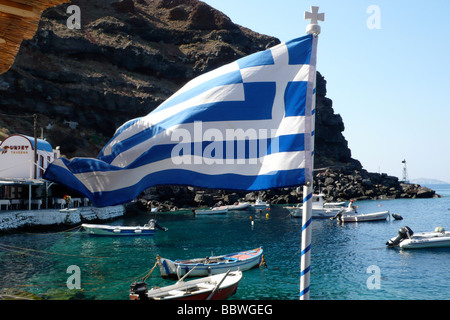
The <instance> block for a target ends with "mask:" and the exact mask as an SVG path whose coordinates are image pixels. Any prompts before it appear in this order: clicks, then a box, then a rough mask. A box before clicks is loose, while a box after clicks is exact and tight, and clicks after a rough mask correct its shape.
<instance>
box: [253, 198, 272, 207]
mask: <svg viewBox="0 0 450 320" xmlns="http://www.w3.org/2000/svg"><path fill="white" fill-rule="evenodd" d="M251 208H252V209H256V210H264V209H267V208H270V203H268V202H265V201H263V200H261V198H259V197H258V199H256V201H255V203H252V204H251Z"/></svg>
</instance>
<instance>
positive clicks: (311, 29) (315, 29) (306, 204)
mask: <svg viewBox="0 0 450 320" xmlns="http://www.w3.org/2000/svg"><path fill="white" fill-rule="evenodd" d="M318 12H319V7H311V12H305V16H304V18H305V20H307V19H309V20H311V23H310V24H309V25H308V26H307V27H306V33H307V34H312V35H313V43H312V50H311V59H310V66H311V68H312V69H311V70H310V73H309V79H308V89H307V98H306V99H307V100H306V101H307V105H309V106H310V108H307V112H306V120H305V121H306V123H305V125H306V129H307V130H306V132H311V135H310V136H308V137H305V139H306V141H305V142H306V143H305V150H306V152H309V153H310V154H309V155H308V156H307V157H306V158H307V159H308V160H307V161H309V162H310V163H309V165H307V168H309V169H310V170H308V172H307V173H306V179H305V180H306V183H305V185H304V186H303V212H302V242H301V261H300V300H309V291H310V290H309V289H310V288H309V287H310V270H311V221H312V194H313V168H314V136H313V134H312V133H313V132H314V122H315V116H314V115H315V112H313V110H314V109H315V103H316V102H315V101H316V99H315V88H316V60H317V41H318V38H319V34H320V26H319V25H318V24H317V22H318V21H324V20H325V15H324V14H323V13H318Z"/></svg>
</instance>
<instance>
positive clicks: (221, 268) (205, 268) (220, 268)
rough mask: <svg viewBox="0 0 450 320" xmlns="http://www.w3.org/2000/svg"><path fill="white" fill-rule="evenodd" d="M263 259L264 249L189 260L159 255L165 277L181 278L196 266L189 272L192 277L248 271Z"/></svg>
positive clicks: (160, 268) (160, 266)
mask: <svg viewBox="0 0 450 320" xmlns="http://www.w3.org/2000/svg"><path fill="white" fill-rule="evenodd" d="M262 259H263V249H262V248H257V249H253V250H247V251H241V252H236V253H231V254H227V255H222V256H213V257H206V258H197V259H189V260H175V261H172V260H169V259H166V258H162V257H159V256H158V257H157V260H158V265H159V270H160V273H161V276H162V277H163V278H168V277H174V278H180V277H182V276H183V275H185V274H187V273H189V271H191V270H192V269H193V268H194V267H195V270H194V271H192V272H190V273H189V276H191V277H203V276H207V275H214V274H218V273H224V272H226V271H227V270H231V271H236V270H241V271H246V270H250V269H252V268H254V267H257V266H259V264H260V263H261V261H263V260H262Z"/></svg>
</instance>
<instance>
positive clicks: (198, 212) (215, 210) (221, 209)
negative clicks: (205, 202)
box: [195, 206, 228, 216]
mask: <svg viewBox="0 0 450 320" xmlns="http://www.w3.org/2000/svg"><path fill="white" fill-rule="evenodd" d="M227 212H228V208H227V207H226V206H221V207H216V208H212V209H198V210H195V214H196V215H200V216H201V215H215V214H225V213H227Z"/></svg>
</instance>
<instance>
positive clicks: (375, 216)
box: [340, 211, 389, 222]
mask: <svg viewBox="0 0 450 320" xmlns="http://www.w3.org/2000/svg"><path fill="white" fill-rule="evenodd" d="M388 217H389V211H382V212H374V213H366V214H364V213H362V214H344V215H343V216H342V217H341V218H340V220H341V221H343V222H363V221H380V220H386V219H387V218H388Z"/></svg>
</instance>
